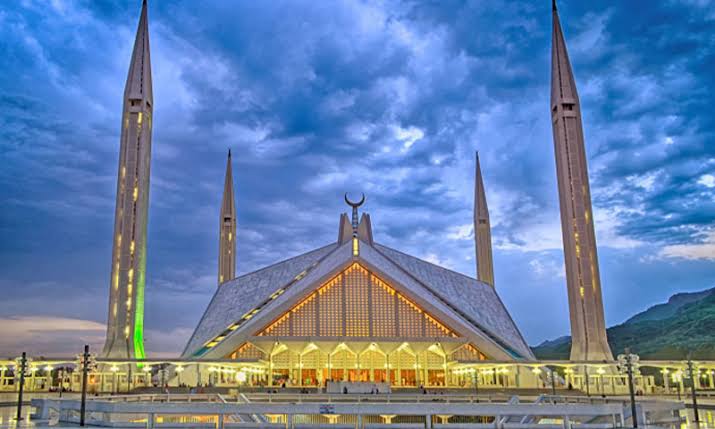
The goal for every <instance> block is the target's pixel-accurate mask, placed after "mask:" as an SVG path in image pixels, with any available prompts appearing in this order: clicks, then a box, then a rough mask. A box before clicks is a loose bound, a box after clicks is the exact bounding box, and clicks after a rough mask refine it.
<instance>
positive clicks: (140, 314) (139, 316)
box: [134, 249, 146, 359]
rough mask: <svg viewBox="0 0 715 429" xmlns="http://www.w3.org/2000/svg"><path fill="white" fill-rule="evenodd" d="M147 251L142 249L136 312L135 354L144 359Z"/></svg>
mask: <svg viewBox="0 0 715 429" xmlns="http://www.w3.org/2000/svg"><path fill="white" fill-rule="evenodd" d="M145 255H146V251H145V250H144V249H141V250H140V253H139V257H140V258H141V259H140V260H139V266H140V267H141V269H140V270H139V276H138V278H137V296H136V298H137V306H136V311H135V312H134V356H135V357H136V358H137V359H144V357H146V354H145V353H144V281H145V267H146V259H145Z"/></svg>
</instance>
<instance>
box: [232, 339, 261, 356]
mask: <svg viewBox="0 0 715 429" xmlns="http://www.w3.org/2000/svg"><path fill="white" fill-rule="evenodd" d="M228 357H229V358H230V359H263V358H264V357H265V353H263V352H262V351H260V350H259V349H258V348H256V346H254V345H253V344H251V343H243V344H242V345H241V346H240V347H239V348H237V349H236V350H234V351H233V353H231V354H229V356H228Z"/></svg>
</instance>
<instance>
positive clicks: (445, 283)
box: [374, 243, 533, 357]
mask: <svg viewBox="0 0 715 429" xmlns="http://www.w3.org/2000/svg"><path fill="white" fill-rule="evenodd" d="M374 247H375V249H376V250H377V251H379V252H380V253H381V254H383V255H384V256H385V257H387V258H388V259H389V260H391V261H393V262H394V263H396V264H397V265H399V266H400V267H401V268H402V269H403V270H405V271H406V272H408V273H409V274H410V275H411V276H413V277H415V278H416V279H417V280H418V281H419V282H420V283H422V284H424V285H425V286H427V287H428V288H429V289H431V290H432V291H433V292H434V293H435V294H436V295H437V296H439V297H440V298H441V299H442V300H443V301H444V302H445V303H447V304H448V305H449V306H451V307H453V308H455V309H456V310H458V312H459V313H462V314H464V315H465V316H467V318H469V319H470V321H472V323H474V324H476V325H477V327H478V328H480V329H481V330H483V331H485V332H487V333H489V334H491V335H492V336H493V337H496V338H497V340H501V341H500V342H505V343H506V345H508V346H509V347H510V348H512V349H513V350H514V351H516V352H518V353H519V354H520V355H521V356H523V357H533V354H532V352H531V349H530V348H529V346H528V345H527V344H526V341H524V338H523V337H522V336H521V333H520V332H519V330H518V329H517V327H516V324H515V323H514V321H513V320H512V318H511V316H510V315H509V312H508V311H507V310H506V307H505V306H504V304H503V303H502V301H501V299H500V298H499V296H498V295H497V293H496V291H495V290H494V288H493V287H491V286H489V285H488V284H486V283H483V282H480V281H478V280H476V279H473V278H471V277H467V276H465V275H463V274H460V273H457V272H454V271H451V270H448V269H446V268H442V267H440V266H437V265H434V264H432V263H429V262H427V261H423V260H422V259H419V258H415V257H414V256H410V255H407V254H405V253H402V252H400V251H397V250H394V249H391V248H389V247H386V246H383V245H380V244H377V243H376V244H375V245H374Z"/></svg>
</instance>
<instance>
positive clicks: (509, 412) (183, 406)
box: [33, 395, 624, 429]
mask: <svg viewBox="0 0 715 429" xmlns="http://www.w3.org/2000/svg"><path fill="white" fill-rule="evenodd" d="M132 396H144V395H132ZM146 396H153V398H145V399H148V400H143V401H137V400H123V401H120V400H116V399H117V398H107V399H104V400H103V399H99V398H95V399H93V400H91V401H87V404H86V413H87V414H86V417H87V418H86V422H87V423H88V424H90V425H95V426H106V427H146V428H149V429H153V428H155V427H160V428H170V427H171V428H175V427H183V428H186V427H191V428H199V427H201V428H203V427H212V428H216V429H224V428H225V427H226V426H233V427H271V426H274V424H270V423H266V422H255V421H254V422H235V423H234V422H231V419H232V418H233V416H236V415H247V416H252V415H257V416H283V417H282V419H283V421H282V423H281V424H280V427H293V426H294V423H293V421H294V416H304V415H322V416H325V417H326V418H328V417H327V416H341V415H342V416H354V420H355V423H354V424H353V425H352V426H351V427H353V428H354V427H359V428H362V427H365V425H364V424H363V419H364V418H365V417H366V416H421V418H422V419H423V423H422V424H421V425H419V426H418V427H445V428H448V427H453V428H454V427H474V428H481V427H489V428H498V429H519V428H522V427H527V426H529V425H524V424H522V423H519V422H518V421H521V420H522V418H523V417H525V416H530V417H532V418H530V419H529V420H530V421H538V420H539V419H550V420H551V421H552V423H553V422H556V423H554V424H545V425H539V427H540V428H544V429H549V428H551V427H552V426H553V427H558V428H561V429H563V428H566V429H569V428H572V427H573V428H599V429H600V428H613V427H620V426H622V425H623V423H624V417H623V405H622V404H574V403H562V404H552V403H541V404H534V403H532V404H528V403H527V404H523V403H516V401H512V402H511V403H494V402H492V403H483V402H479V403H476V402H446V401H432V402H429V401H424V400H420V401H417V400H416V399H417V396H418V395H412V396H413V397H412V398H411V399H414V400H413V401H409V400H408V399H410V398H409V397H408V398H404V397H403V398H401V399H402V400H401V401H393V402H386V401H383V402H377V401H362V402H357V401H353V402H342V401H333V402H221V401H220V400H218V398H214V399H217V400H209V401H204V402H198V401H195V400H194V399H191V400H190V401H189V400H187V401H184V402H177V401H173V400H172V401H164V400H157V396H159V395H146ZM336 396H337V395H336ZM341 396H349V395H341ZM373 396H376V395H373ZM380 396H382V395H380ZM124 399H126V398H124ZM346 399H347V398H346ZM393 399H394V398H393ZM420 399H421V398H420ZM33 406H35V407H36V409H37V413H36V414H35V416H34V417H35V418H36V419H40V420H49V419H51V418H53V419H57V420H58V421H60V422H63V423H76V422H77V421H78V419H79V415H78V413H79V408H80V401H78V400H76V399H67V400H64V399H63V400H60V399H42V400H35V401H33ZM437 416H481V417H489V418H490V419H492V421H493V422H494V423H490V424H476V423H469V424H463V423H460V424H459V426H456V425H455V424H439V423H434V424H433V420H437ZM179 417H180V418H179ZM517 417H519V419H517V422H513V423H511V422H510V421H514V420H515V419H514V418H517ZM596 420H598V422H597V423H584V422H594V421H596ZM304 425H306V424H305V423H303V424H301V425H300V426H301V427H303V426H304ZM404 425H405V424H400V425H399V426H391V427H413V426H409V424H408V426H404ZM309 426H310V427H321V426H322V424H318V425H317V426H316V425H309ZM367 426H369V427H381V426H380V425H377V426H376V424H375V423H371V424H369V425H367ZM331 427H337V426H331ZM386 427H390V426H386ZM530 427H533V423H532V424H531V425H530Z"/></svg>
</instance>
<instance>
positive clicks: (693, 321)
mask: <svg viewBox="0 0 715 429" xmlns="http://www.w3.org/2000/svg"><path fill="white" fill-rule="evenodd" d="M607 335H608V343H609V344H610V346H611V350H612V351H613V353H614V354H615V355H618V354H621V353H623V349H624V348H626V347H630V348H631V351H632V352H633V353H636V354H638V355H640V357H641V358H642V359H685V358H686V357H687V355H688V353H689V352H692V354H693V358H695V359H715V288H713V289H708V290H705V291H701V292H694V293H679V294H676V295H673V296H671V297H670V299H669V300H668V302H667V303H665V304H658V305H654V306H653V307H650V308H649V309H647V310H645V311H643V312H641V313H638V314H636V315H635V316H633V317H631V318H630V319H628V320H626V321H625V322H624V323H622V324H620V325H616V326H612V327H610V328H608V330H607ZM532 350H533V351H534V354H535V355H536V357H538V358H539V359H568V358H569V353H570V351H571V337H568V336H567V337H561V338H557V339H555V340H551V341H544V342H543V343H541V344H539V345H538V346H536V347H532Z"/></svg>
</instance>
